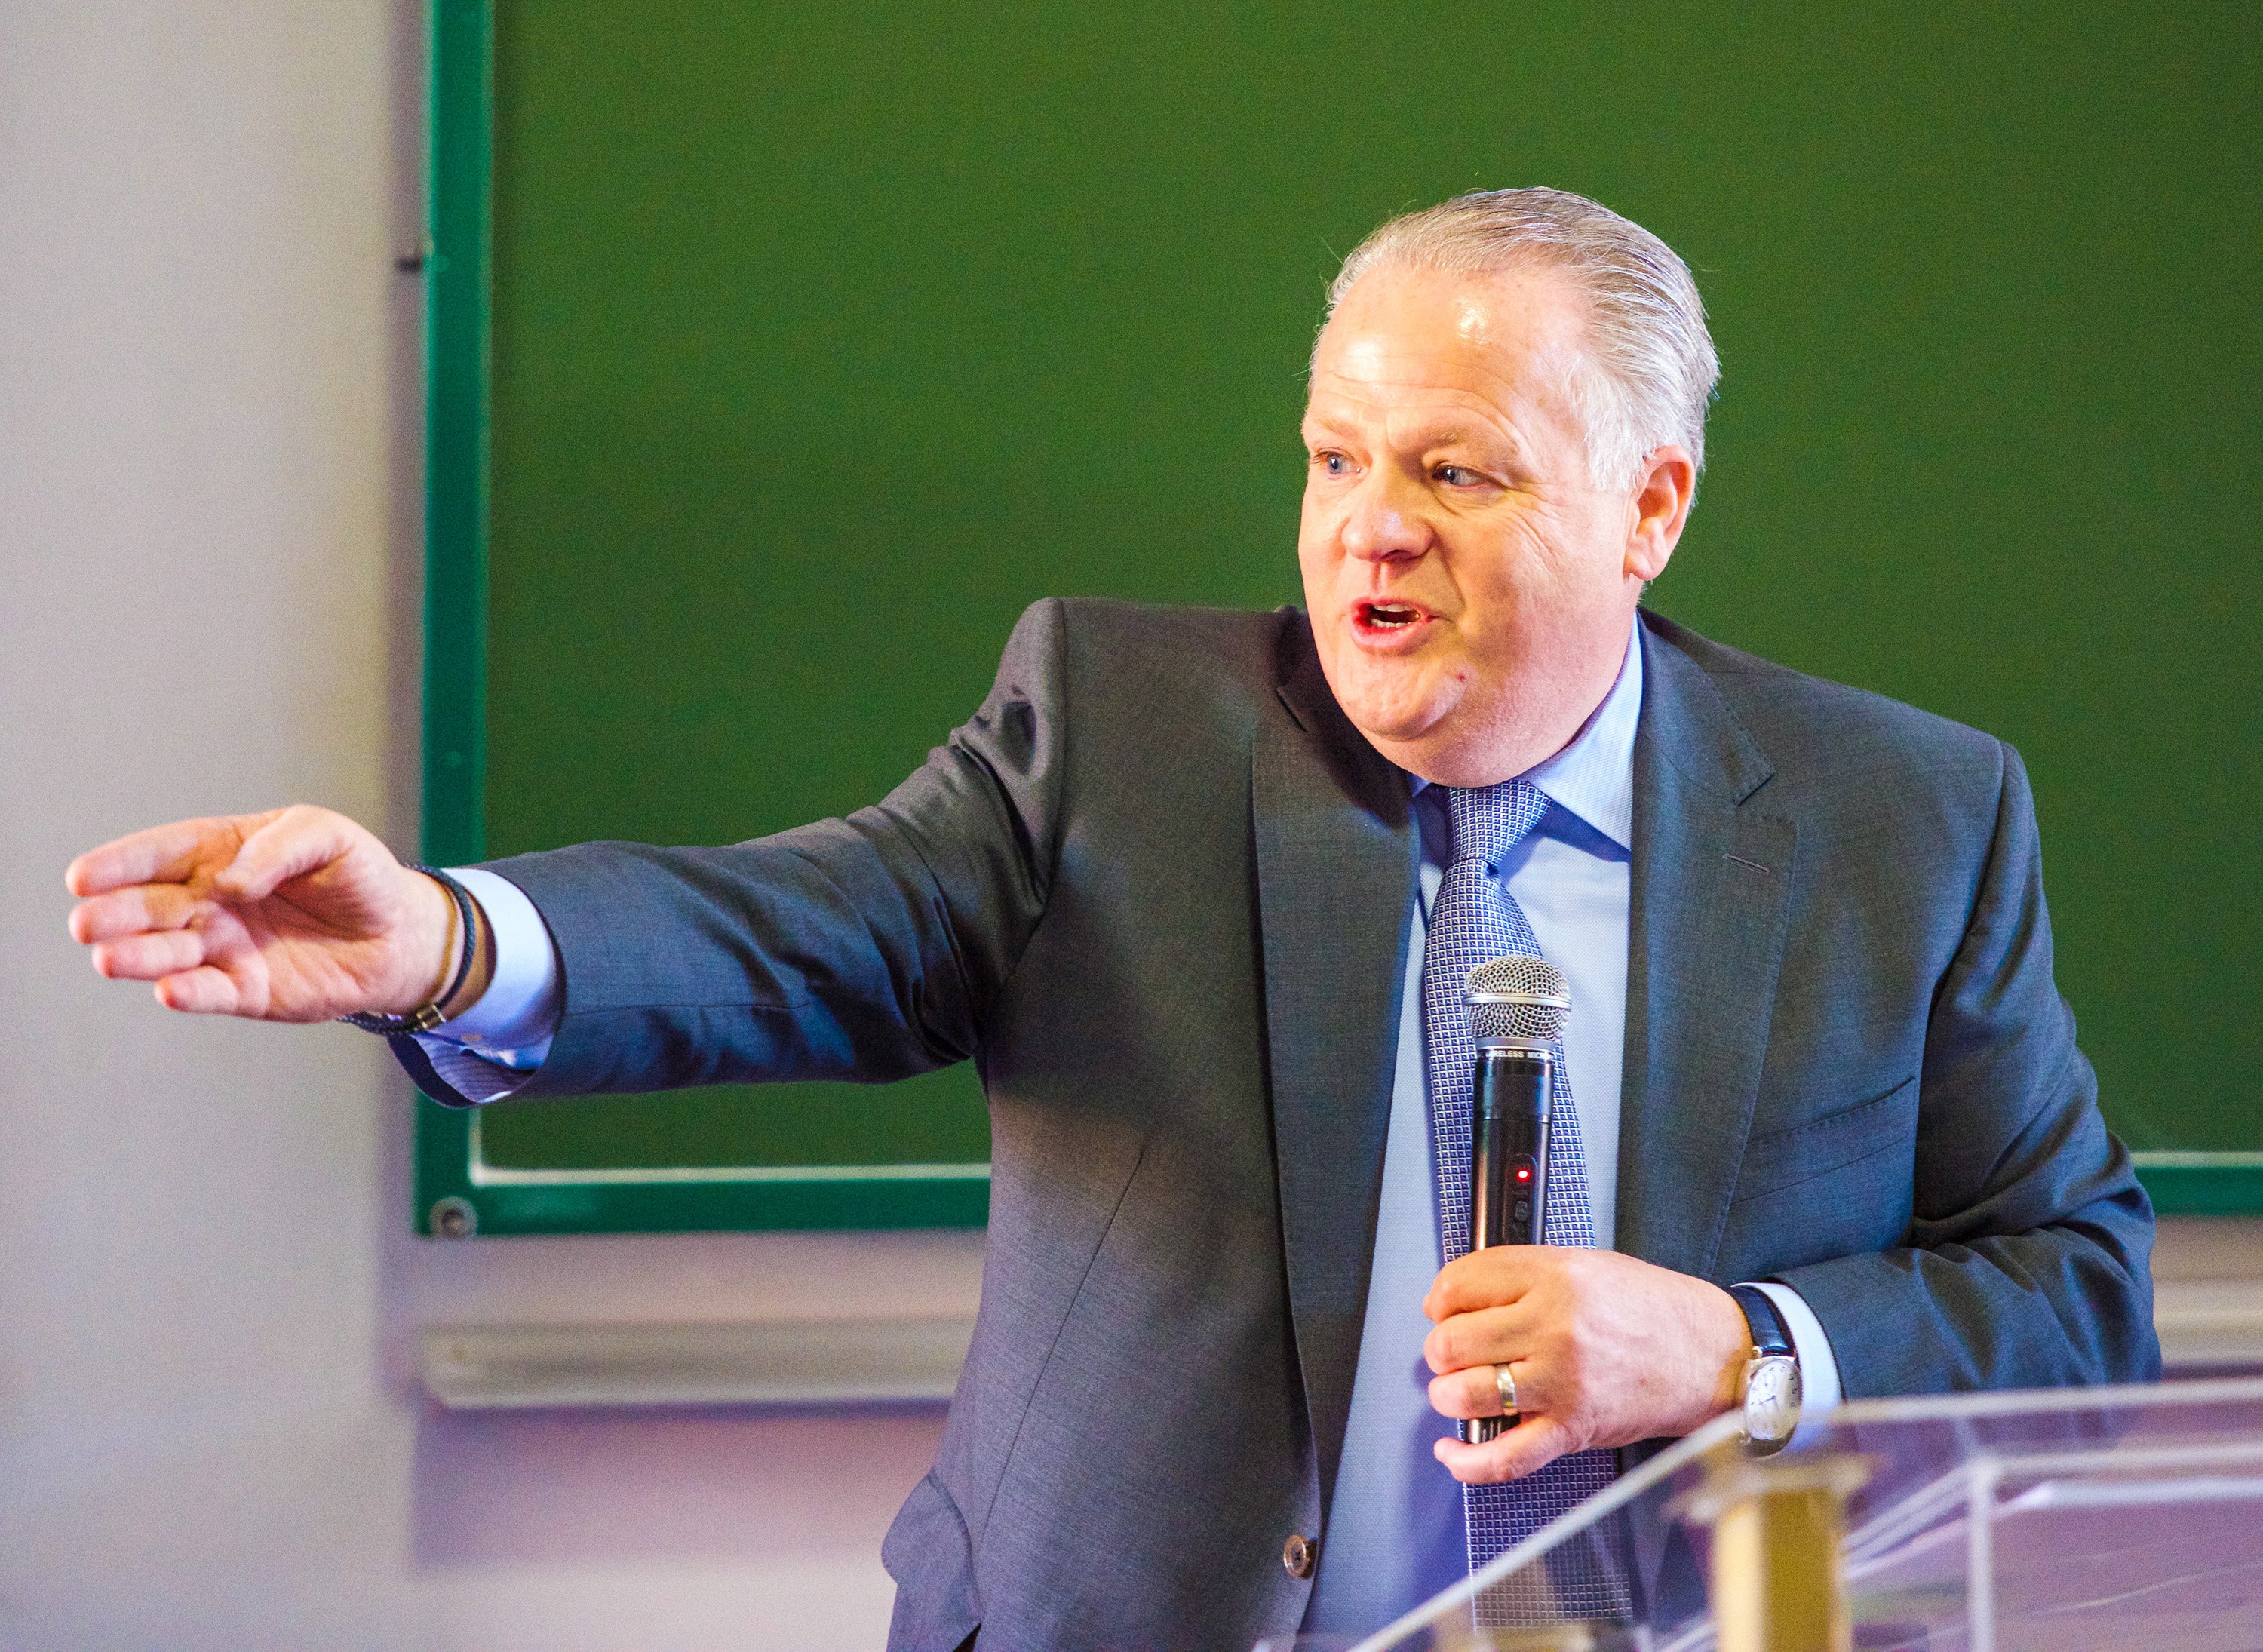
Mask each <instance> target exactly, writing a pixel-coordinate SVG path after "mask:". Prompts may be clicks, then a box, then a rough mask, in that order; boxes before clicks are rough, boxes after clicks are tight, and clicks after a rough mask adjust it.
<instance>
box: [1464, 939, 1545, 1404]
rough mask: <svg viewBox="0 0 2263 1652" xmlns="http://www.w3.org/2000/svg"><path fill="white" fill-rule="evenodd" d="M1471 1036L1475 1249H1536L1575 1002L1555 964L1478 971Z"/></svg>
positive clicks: (1490, 965) (1491, 965)
mask: <svg viewBox="0 0 2263 1652" xmlns="http://www.w3.org/2000/svg"><path fill="white" fill-rule="evenodd" d="M1469 1001H1470V1031H1471V1036H1472V1037H1473V1038H1474V1039H1475V1040H1476V1042H1477V1046H1478V1057H1477V1071H1476V1073H1475V1075H1474V1079H1473V1083H1472V1084H1471V1097H1470V1101H1471V1108H1470V1249H1471V1250H1490V1249H1491V1248H1492V1247H1493V1246H1495V1245H1536V1244H1539V1243H1542V1241H1543V1237H1544V1234H1545V1231H1546V1221H1547V1210H1548V1139H1549V1134H1550V1132H1549V1124H1550V1120H1551V1117H1552V1116H1553V1114H1554V1112H1555V1105H1556V1053H1555V1050H1554V1048H1553V1045H1554V1042H1555V1040H1558V1039H1560V1038H1561V1037H1562V1036H1563V1033H1564V1016H1565V1011H1567V1010H1568V1009H1569V1008H1570V1005H1571V996H1570V993H1569V991H1568V989H1566V987H1565V982H1564V976H1563V974H1562V972H1561V971H1559V970H1558V969H1557V968H1556V967H1554V966H1553V965H1551V964H1550V963H1549V962H1548V961H1547V960H1544V959H1540V958H1531V957H1514V958H1496V959H1493V960H1490V961H1489V962H1486V963H1483V964H1479V966H1478V967H1476V968H1475V969H1473V970H1471V972H1470V980H1469ZM1515 1426H1516V1419H1515V1417H1475V1418H1470V1419H1466V1420H1464V1421H1463V1422H1462V1423H1461V1424H1459V1425H1458V1432H1459V1434H1460V1436H1461V1438H1463V1439H1464V1441H1469V1442H1473V1443H1482V1442H1483V1441H1486V1440H1489V1439H1493V1438H1496V1437H1498V1436H1499V1435H1500V1434H1503V1433H1505V1432H1507V1431H1508V1430H1510V1429H1512V1428H1514V1427H1515Z"/></svg>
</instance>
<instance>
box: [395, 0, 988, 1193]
mask: <svg viewBox="0 0 2263 1652" xmlns="http://www.w3.org/2000/svg"><path fill="white" fill-rule="evenodd" d="M431 27H432V33H431V41H430V50H431V60H430V98H431V108H430V134H431V154H430V175H429V190H430V193H429V196H428V199H429V200H430V233H429V235H428V239H427V244H426V250H425V257H424V320H425V333H424V337H425V416H424V417H425V424H424V439H425V460H424V463H425V470H424V509H425V516H424V681H423V691H424V706H423V712H424V716H423V793H424V813H423V821H424V824H423V847H422V852H423V858H424V859H425V861H426V862H427V863H428V864H430V865H434V866H461V865H464V864H466V862H470V861H474V860H477V859H480V858H481V856H482V855H483V854H484V853H485V852H486V837H487V827H486V815H487V802H486V771H487V671H488V664H487V620H488V420H489V417H490V412H491V409H490V405H489V396H488V386H489V383H490V377H489V366H490V357H489V351H488V301H489V295H490V292H491V283H492V278H493V269H492V264H491V258H490V247H491V243H490V235H489V229H490V224H491V207H492V186H493V177H494V168H493V147H492V146H493V141H494V138H493V134H494V108H495V76H494V66H495V18H494V8H493V6H492V4H491V3H490V0H436V3H435V4H434V6H433V10H432V24H431ZM476 1118H477V1115H476V1114H475V1113H474V1112H469V1111H466V1110H465V1109H462V1108H458V1107H448V1106H443V1105H441V1104H440V1103H438V1102H437V1101H434V1100H433V1099H432V1098H430V1096H424V1095H419V1096H418V1097H417V1098H416V1149H415V1156H414V1163H415V1173H414V1177H413V1182H414V1192H413V1208H412V1209H411V1212H410V1216H409V1226H410V1228H411V1229H412V1230H413V1231H414V1232H416V1233H418V1234H422V1235H431V1236H434V1237H447V1238H464V1237H469V1236H472V1235H484V1236H489V1237H492V1236H497V1235H516V1234H580V1233H690V1232H703V1231H717V1230H729V1229H753V1228H965V1227H978V1228H979V1227H980V1226H982V1225H983V1223H984V1222H986V1221H987V1220H988V1219H989V1208H990V1185H989V1180H988V1178H987V1175H969V1174H966V1173H965V1171H964V1170H959V1171H958V1172H957V1173H954V1174H950V1175H943V1176H933V1177H923V1176H918V1175H911V1176H907V1175H903V1174H901V1173H900V1172H899V1173H895V1174H883V1175H859V1174H858V1173H857V1167H844V1168H843V1170H842V1173H841V1174H840V1175H838V1176H835V1177H824V1178H823V1179H805V1180H792V1181H783V1182H780V1181H762V1180H754V1181H750V1180H748V1179H747V1177H746V1176H745V1174H744V1173H741V1175H739V1176H736V1177H734V1175H733V1174H732V1173H731V1172H730V1171H729V1170H723V1171H720V1172H719V1173H717V1174H716V1175H715V1176H713V1177H704V1176H698V1175H695V1174H686V1173H684V1172H682V1171H673V1172H660V1173H657V1174H655V1175H654V1177H652V1179H650V1180H648V1181H642V1182H625V1181H621V1180H618V1179H599V1178H596V1177H592V1178H591V1179H589V1180H581V1179H578V1178H575V1177H570V1176H566V1175H560V1174H552V1175H547V1176H546V1177H543V1178H542V1180H541V1181H540V1182H539V1184H535V1185H526V1184H518V1185H495V1183H494V1182H493V1181H492V1180H489V1179H486V1178H483V1177H482V1176H481V1172H480V1167H479V1164H478V1158H477V1155H478V1144H479V1132H478V1129H477V1125H476Z"/></svg>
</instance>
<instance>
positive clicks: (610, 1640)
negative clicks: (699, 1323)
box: [0, 0, 979, 1652]
mask: <svg viewBox="0 0 2263 1652" xmlns="http://www.w3.org/2000/svg"><path fill="white" fill-rule="evenodd" d="M422 31H423V24H422V19H421V18H420V16H419V15H418V12H417V8H416V5H415V4H413V0H410V3H408V4H404V3H403V0H299V3H298V4H286V3H285V0H259V3H257V4H255V3H254V0H182V3H180V4H171V5H164V4H127V0H0V938H4V944H0V1647H4V1648H10V1649H11V1652H13V1649H14V1648H39V1649H40V1652H49V1649H51V1648H137V1647H148V1648H204V1647H213V1648H219V1647H228V1648H269V1647H272V1648H286V1647H288V1648H307V1647H324V1648H330V1647H356V1648H362V1647H366V1648H380V1647H381V1648H394V1647H398V1648H517V1647H527V1648H534V1647H541V1648H655V1649H656V1648H676V1647H681V1648H703V1647H733V1648H741V1647H756V1648H768V1647H777V1648H802V1647H806V1648H850V1647H856V1646H860V1645H876V1644H877V1643H878V1641H879V1639H880V1636H881V1634H882V1630H883V1627H884V1626H885V1623H886V1615H887V1611H888V1605H889V1601H890V1598H891V1588H890V1585H889V1584H888V1582H887V1579H886V1576H885V1575H884V1574H883V1573H882V1572H881V1570H880V1568H879V1562H878V1546H879V1538H880V1533H881V1532H882V1531H883V1530H884V1529H885V1527H886V1523H887V1520H888V1518H889V1517H890V1515H891V1514H892V1513H893V1510H894V1508H895V1505H896V1503H897V1502H898V1501H899V1500H900V1498H901V1496H903V1494H904V1492H905V1491H906V1490H907V1489H909V1488H910V1486H911V1485H912V1483H913V1482H915V1480H916V1479H917V1478H918V1477H919V1475H920V1474H922V1472H924V1470H925V1467H926V1466H927V1464H928V1462H929V1460H930V1458H931V1455H932V1453H933V1451H934V1446H935V1440H936V1434H937V1431H938V1429H939V1427H940V1418H939V1416H938V1415H937V1414H936V1412H934V1411H932V1410H922V1409H907V1410H900V1411H896V1412H893V1413H883V1414H857V1413H847V1412H836V1413H832V1414H826V1413H820V1412H808V1413H802V1414H797V1415H763V1414H758V1413H752V1412H745V1411H715V1412H705V1413H697V1414H689V1415H678V1416H674V1417H667V1416H660V1415H652V1414H642V1415H640V1414H632V1413H619V1412H616V1413H611V1414H604V1415H591V1416H581V1417H576V1416H570V1415H565V1414H556V1413H553V1414H546V1415H526V1416H519V1417H494V1416H488V1417H451V1416H446V1415H444V1414H441V1413H438V1412H437V1411H436V1410H434V1409H432V1408H431V1407H430V1405H429V1404H428V1403H427V1402H425V1401H423V1399H422V1397H421V1396H420V1395H419V1394H418V1392H417V1390H416V1386H415V1383H414V1380H413V1376H412V1373H411V1369H410V1359H411V1356H412V1353H413V1346H412V1344H413V1339H414V1333H415V1330H416V1327H418V1326H419V1325H422V1324H425V1323H433V1322H444V1323H445V1322H463V1321H467V1320H479V1319H483V1318H492V1319H517V1320H541V1319H557V1320H575V1319H647V1318H653V1317H665V1316H670V1315H675V1316H681V1317H684V1318H690V1319H702V1318H734V1317H741V1316H749V1315H764V1314H768V1313H778V1312H785V1313H792V1312H795V1311H801V1312H821V1311H832V1310H836V1309H838V1308H841V1307H842V1306H843V1305H844V1304H846V1305H850V1306H854V1307H860V1308H870V1309H871V1311H874V1312H887V1311H897V1310H901V1309H906V1308H930V1309H932V1308H962V1307H965V1306H968V1305H971V1303H972V1297H973V1288H974V1269H975V1266H976V1264H977V1262H978V1255H979V1239H978V1238H976V1237H975V1236H972V1235H898V1236H893V1237H881V1236H858V1235H839V1236H831V1237H825V1236H798V1235H716V1236H708V1237H685V1238H666V1239H658V1238H655V1239H589V1240H561V1241H502V1242H481V1243H469V1244H453V1245H445V1244H436V1243H430V1242H425V1241H418V1240H414V1239H411V1238H410V1237H409V1236H408V1223H407V1211H408V1185H407V1163H406V1159H407V1139H408V1096H407V1092H406V1090H405V1089H404V1087H403V1086H402V1084H401V1083H400V1082H399V1080H398V1079H397V1078H396V1077H395V1076H394V1073H393V1071H392V1070H391V1067H390V1063H389V1062H388V1061H387V1060H386V1059H385V1058H384V1056H383V1054H382V1053H381V1051H380V1048H379V1047H378V1046H377V1044H376V1042H375V1040H370V1039H367V1038H365V1037H364V1036H362V1035H360V1034H358V1033H355V1032H350V1031H348V1030H346V1029H343V1028H318V1029H311V1030H300V1029H283V1028H266V1027H257V1026H246V1025H234V1024H227V1023H209V1022H199V1021H192V1020H188V1019H184V1018H176V1017H172V1016H169V1015H167V1014H165V1013H164V1012H163V1011H160V1010H158V1009H157V1008H156V1007H155V1005H154V1004H152V1003H151V1002H150V1000H149V999H148V996H147V995H146V994H145V993H144V992H143V991H142V990H141V989H139V988H135V987H132V986H127V985H123V984H119V983H112V982H101V981H98V980H97V979H96V978H95V977H94V976H93V975H92V974H91V973H90V971H89V970H88V969H87V967H86V965H85V963H84V960H83V958H81V957H80V956H78V949H77V948H76V947H75V946H72V945H71V944H70V942H69V940H68V938H66V937H65V935H64V932H63V929H62V922H63V916H64V913H65V911H66V909H67V908H68V905H69V902H68V900H67V898H66V897H65V896H64V895H63V893H62V890H61V882H60V877H61V868H62V866H63V864H64V863H65V862H66V861H67V860H68V859H69V857H70V856H71V855H72V854H73V853H75V852H76V851H78V850H79V849H82V848H83V847H86V846H88V845H90V844H93V843H95V842H98V841H100V840H101V839H103V838H105V837H111V836H113V835H115V834H117V833H119V832H120V831H124V830H129V829H131V828H133V827H135V826H138V825H142V824H146V823H148V822H155V821H157V820H163V819H169V818H173V817H176V816H179V815H187V814H194V813H203V812H210V811H223V810H233V809H242V808H258V807H264V806H266V805H269V804H271V803H274V802H278V801H286V800H290V799H298V798H305V799H311V800H315V801H322V802H326V803H329V804H332V805H335V806H336V807H338V808H343V809H346V810H348V811H349V812H351V813H353V814H356V815H359V816H360V817H361V818H363V819H365V820H366V821H369V822H372V824H376V825H378V826H379V827H380V830H383V831H384V832H385V833H386V834H387V837H389V838H390V839H391V841H392V842H393V843H394V844H395V845H396V846H397V847H402V848H406V847H408V846H410V845H412V844H414V841H415V837H416V830H415V828H416V822H415V806H416V797H415V783H414V777H415V772H416V749H415V739H416V718H415V705H416V698H415V681H416V643H417V627H416V623H415V612H416V601H417V590H416V581H417V569H418V558H419V548H418V547H419V536H420V533H421V524H420V521H419V516H418V500H419V489H420V487H421V481H420V477H419V475H418V464H419V449H420V446H421V434H420V421H421V417H422V414H421V408H420V404H419V390H418V373H417V365H416V364H417V355H418V349H419V343H418V337H417V328H418V324H419V316H418V298H417V293H416V282H415V280H414V279H409V278H404V277H401V276H400V275H398V274H396V273H395V272H394V269H393V257H394V253H395V252H396V251H397V250H400V249H401V248H404V247H407V246H410V245H413V244H414V243H415V240H416V233H417V225H418V221H419V216H420V211H421V208H420V207H419V197H420V182H419V180H420V176H421V170H422V157H421V149H422V144H421V127H422V91H421V86H422Z"/></svg>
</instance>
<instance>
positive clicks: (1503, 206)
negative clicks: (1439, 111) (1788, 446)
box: [1328, 188, 1721, 488]
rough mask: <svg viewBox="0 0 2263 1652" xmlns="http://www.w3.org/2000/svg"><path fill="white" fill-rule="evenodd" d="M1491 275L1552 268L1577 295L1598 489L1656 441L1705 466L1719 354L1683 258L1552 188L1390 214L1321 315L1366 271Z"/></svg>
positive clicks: (1583, 390) (1606, 212)
mask: <svg viewBox="0 0 2263 1652" xmlns="http://www.w3.org/2000/svg"><path fill="white" fill-rule="evenodd" d="M1378 267H1383V268H1401V269H1405V268H1412V269H1421V270H1441V271H1447V272H1453V273H1456V274H1467V275H1495V274H1501V273H1505V272H1508V271H1512V270H1552V271H1555V272H1559V273H1560V274H1562V275H1563V276H1565V278H1566V279H1569V280H1570V281H1571V283H1572V285H1573V286H1574V287H1575V288H1577V289H1578V290H1579V292H1580V293H1581V294H1582V295H1583V296H1584V297H1585V298H1586V300H1587V351H1586V355H1587V359H1586V360H1585V361H1584V362H1583V363H1582V364H1581V367H1580V371H1579V372H1577V373H1574V374H1573V381H1572V394H1573V400H1574V402H1576V403H1577V407H1578V411H1579V414H1580V421H1581V423H1582V424H1584V425H1585V426H1586V428H1587V473H1588V476H1589V479H1590V480H1591V481H1592V482H1594V484H1595V486H1597V487H1599V488H1618V487H1627V486H1631V485H1632V484H1633V483H1634V482H1635V481H1636V480H1637V479H1638V477H1639V475H1641V467H1642V464H1643V461H1644V460H1646V459H1647V458H1648V457H1649V456H1650V454H1651V453H1652V452H1653V451H1655V450H1656V449H1658V448H1659V447H1662V446H1667V444H1669V443H1679V444H1680V445H1681V446H1683V447H1686V448H1688V450H1689V454H1690V457H1691V458H1692V459H1694V460H1695V461H1696V464H1697V467H1698V468H1699V469H1701V470H1702V469H1703V468H1704V465H1705V409H1706V405H1707V403H1708V402H1710V401H1711V399H1712V395H1713V387H1714V386H1715V385H1716V384H1717V383H1718V382H1719V381H1720V377H1721V359H1720V357H1719V356H1717V354H1715V353H1714V350H1713V337H1712V335H1711V334H1710V332H1708V331H1707V330H1706V328H1705V305H1704V302H1703V300H1701V299H1700V298H1699V297H1698V296H1697V283H1696V281H1695V279H1693V278H1692V277H1691V275H1690V273H1689V266H1688V264H1684V263H1682V262H1681V258H1680V257H1679V256H1677V255H1676V254H1675V252H1674V249H1673V248H1671V247H1669V246H1667V244H1666V243H1664V242H1663V241H1660V240H1659V238H1658V237H1657V236H1656V235H1652V234H1651V233H1650V231H1649V230H1647V229H1645V228H1643V227H1642V226H1641V225H1640V224H1638V223H1635V222H1633V221H1631V220H1629V219H1625V218H1622V217H1620V216H1619V215H1618V214H1616V213H1615V212H1613V211H1611V210H1610V208H1609V207H1601V206H1598V205H1597V204H1596V203H1595V202H1594V201H1591V200H1589V199H1587V197H1585V196H1584V195H1573V194H1571V193H1569V192H1566V191H1564V190H1560V189H1543V188H1531V189H1492V190H1479V191H1478V192H1475V193H1473V194H1468V195H1457V196H1456V197H1455V198H1454V199H1451V200H1450V201H1446V202H1443V203H1442V204H1441V205H1439V206H1436V207H1428V208H1427V209H1425V210H1424V211H1421V212H1416V213H1408V214H1405V215H1404V216H1402V217H1399V218H1394V219H1392V221H1390V222H1389V223H1386V224H1385V225H1384V226H1383V227H1382V228H1379V229H1377V231H1375V233H1374V234H1372V235H1370V236H1368V238H1367V239H1366V240H1364V241H1363V242H1361V243H1359V245H1358V246H1356V247H1355V248H1353V249H1352V254H1351V257H1348V258H1346V259H1345V260H1344V264H1343V268H1342V269H1341V271H1339V272H1337V274H1336V279H1334V281H1332V282H1331V283H1329V285H1328V314H1329V315H1334V314H1335V311H1336V306H1337V305H1338V304H1340V303H1341V302H1342V301H1343V296H1344V294H1345V293H1348V292H1350V291H1351V289H1352V284H1353V283H1354V282H1356V281H1357V280H1358V279H1360V277H1362V276H1363V275H1365V274H1366V273H1367V272H1369V271H1370V270H1373V269H1376V268H1378Z"/></svg>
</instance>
